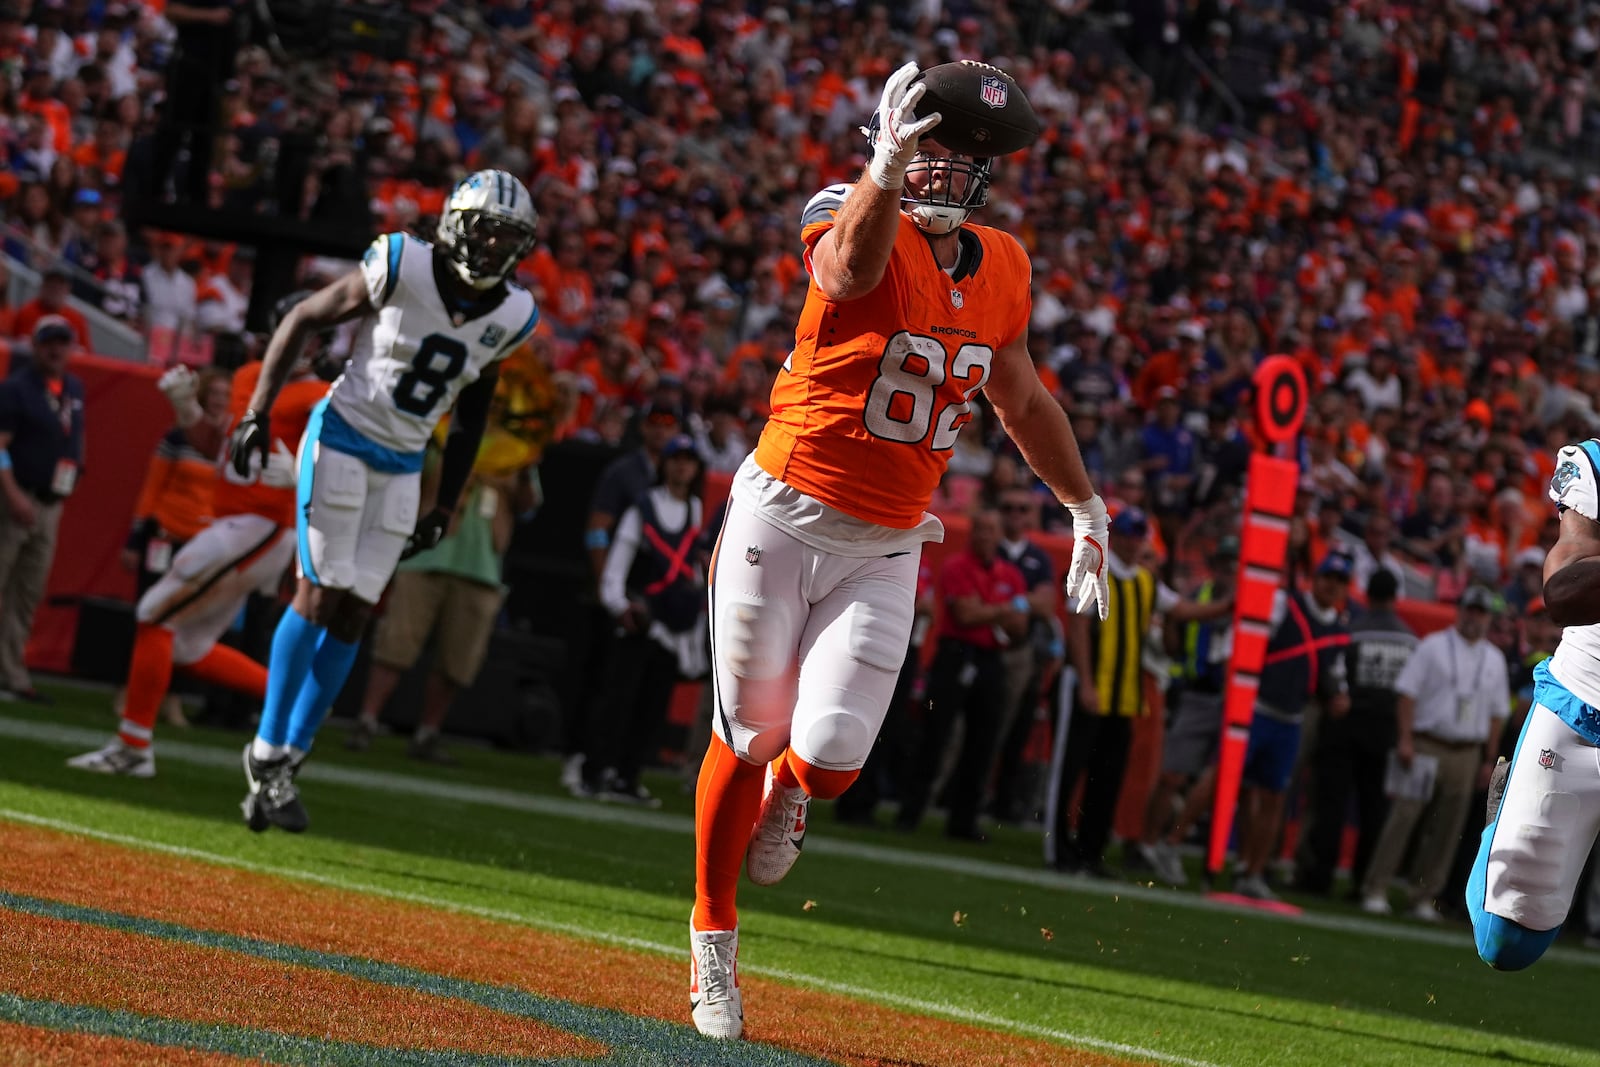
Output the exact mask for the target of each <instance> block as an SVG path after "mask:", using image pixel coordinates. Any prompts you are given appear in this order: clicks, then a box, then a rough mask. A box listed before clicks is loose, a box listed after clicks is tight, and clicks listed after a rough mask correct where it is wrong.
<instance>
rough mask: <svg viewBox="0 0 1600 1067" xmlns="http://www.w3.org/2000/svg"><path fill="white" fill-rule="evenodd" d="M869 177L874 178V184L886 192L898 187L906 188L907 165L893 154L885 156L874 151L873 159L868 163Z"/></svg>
mask: <svg viewBox="0 0 1600 1067" xmlns="http://www.w3.org/2000/svg"><path fill="white" fill-rule="evenodd" d="M867 177H869V178H871V179H872V184H873V185H876V186H877V187H878V188H879V189H882V190H884V191H885V192H894V191H895V190H896V189H903V188H905V184H906V165H905V164H904V163H901V162H900V161H899V160H897V159H895V158H894V157H893V156H892V155H891V156H889V157H888V158H884V156H883V155H881V154H879V153H877V152H874V153H873V156H872V161H871V162H870V163H868V164H867Z"/></svg>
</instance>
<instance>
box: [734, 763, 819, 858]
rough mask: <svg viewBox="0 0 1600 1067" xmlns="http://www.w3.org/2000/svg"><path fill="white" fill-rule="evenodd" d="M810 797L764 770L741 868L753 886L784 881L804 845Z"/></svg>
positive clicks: (769, 771) (768, 769)
mask: <svg viewBox="0 0 1600 1067" xmlns="http://www.w3.org/2000/svg"><path fill="white" fill-rule="evenodd" d="M810 806H811V798H810V797H809V796H807V795H806V791H805V790H804V789H801V788H800V787H799V786H793V787H790V786H785V785H782V784H780V783H779V782H778V780H777V778H775V777H773V774H772V768H771V767H768V768H767V784H766V791H765V793H764V794H763V795H762V797H761V814H760V815H759V816H757V817H756V825H755V829H754V830H752V831H750V844H749V846H748V847H747V848H746V849H745V856H744V869H745V872H746V873H747V874H749V875H750V880H751V881H752V882H754V883H755V884H756V885H777V884H778V883H779V882H781V881H783V877H784V875H786V874H788V873H789V868H791V867H793V866H794V861H795V860H797V859H799V858H800V849H801V848H803V847H804V846H805V842H806V811H807V810H808V809H809V808H810Z"/></svg>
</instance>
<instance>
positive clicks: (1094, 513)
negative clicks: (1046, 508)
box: [1063, 493, 1106, 523]
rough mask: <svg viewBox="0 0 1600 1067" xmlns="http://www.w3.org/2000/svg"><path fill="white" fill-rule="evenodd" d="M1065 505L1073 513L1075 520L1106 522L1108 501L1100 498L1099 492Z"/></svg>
mask: <svg viewBox="0 0 1600 1067" xmlns="http://www.w3.org/2000/svg"><path fill="white" fill-rule="evenodd" d="M1063 506H1064V507H1065V508H1066V509H1067V511H1069V512H1070V513H1071V514H1072V519H1073V521H1074V522H1078V521H1082V522H1085V523H1094V522H1097V521H1099V522H1104V521H1105V519H1106V502H1105V501H1104V500H1101V499H1100V494H1099V493H1095V494H1093V495H1092V496H1090V497H1089V499H1088V500H1079V501H1077V502H1076V503H1072V504H1065V505H1063Z"/></svg>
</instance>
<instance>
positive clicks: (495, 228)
mask: <svg viewBox="0 0 1600 1067" xmlns="http://www.w3.org/2000/svg"><path fill="white" fill-rule="evenodd" d="M538 224H539V215H538V212H536V211H535V210H534V208H533V197H532V195H531V194H529V192H528V189H527V187H526V186H525V185H523V184H522V182H520V181H518V180H517V178H516V176H515V175H512V174H508V173H506V172H505V171H503V170H480V171H477V172H476V173H473V174H469V175H467V176H466V177H465V178H463V179H461V181H459V182H458V183H456V187H455V188H454V189H452V190H450V196H449V197H448V198H447V199H446V200H445V204H444V210H443V211H442V212H440V213H439V232H438V236H437V238H436V240H435V245H436V246H437V247H438V249H439V250H440V251H441V252H442V253H443V254H444V256H445V258H446V259H447V260H449V262H450V266H451V268H452V269H453V270H454V271H455V272H456V275H457V276H458V277H460V279H461V280H462V281H463V282H465V283H466V284H467V285H470V286H471V287H472V288H474V289H493V288H494V287H495V286H497V285H499V284H500V283H501V282H502V281H504V280H505V278H506V276H507V275H508V274H510V273H511V272H512V271H513V270H515V269H516V267H517V264H518V263H520V262H521V261H522V257H523V256H526V255H527V254H528V252H529V251H530V250H531V249H532V248H533V240H534V234H535V231H536V229H537V227H538Z"/></svg>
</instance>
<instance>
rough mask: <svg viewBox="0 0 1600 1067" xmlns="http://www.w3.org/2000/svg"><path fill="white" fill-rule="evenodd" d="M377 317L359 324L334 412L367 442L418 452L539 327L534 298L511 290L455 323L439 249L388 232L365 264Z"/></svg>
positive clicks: (334, 392) (334, 395) (336, 387)
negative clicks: (462, 398)
mask: <svg viewBox="0 0 1600 1067" xmlns="http://www.w3.org/2000/svg"><path fill="white" fill-rule="evenodd" d="M361 273H362V275H363V276H364V277H365V278H366V282H367V295H368V299H369V300H370V301H371V302H372V310H373V313H372V314H371V315H369V316H368V317H367V318H366V319H363V320H362V321H361V323H360V326H359V327H358V329H357V332H356V337H355V342H354V344H353V345H352V347H351V352H350V360H349V362H348V363H347V364H345V368H344V373H343V374H341V375H340V376H339V378H338V380H337V381H335V382H334V383H333V387H332V389H330V390H329V393H328V405H329V407H331V408H332V409H333V410H334V411H335V412H337V413H338V415H339V417H340V418H342V419H343V420H344V421H345V422H346V423H348V424H349V426H350V428H351V429H353V430H355V431H356V432H357V433H358V434H360V435H361V436H362V437H365V438H367V439H368V440H370V441H371V442H373V443H374V444H377V445H380V446H382V447H383V448H386V449H391V450H393V451H394V452H397V453H401V454H406V455H410V454H420V453H421V452H422V450H423V449H424V448H426V447H427V444H428V438H429V437H431V436H432V435H433V430H434V427H435V426H437V425H438V423H439V420H440V418H442V417H443V416H444V413H445V412H447V411H449V410H450V408H451V407H452V406H453V405H454V404H455V402H456V396H457V395H458V394H459V393H460V392H461V390H462V389H465V388H466V387H467V386H468V385H471V384H472V383H473V382H475V381H477V380H478V376H479V375H480V374H482V373H483V369H484V368H485V367H487V366H488V365H489V364H491V363H494V362H496V361H497V360H500V359H504V358H505V357H506V356H508V355H510V354H511V352H512V350H513V349H515V348H516V347H517V346H518V345H520V344H521V343H522V342H523V341H525V340H526V339H527V337H528V335H529V334H531V333H532V332H533V328H534V326H535V324H537V323H538V321H539V310H538V308H537V307H535V306H534V301H533V294H531V293H529V292H528V291H527V290H526V289H523V288H522V287H521V286H518V285H514V284H511V283H507V287H508V289H509V290H510V292H509V293H508V294H507V296H506V298H505V299H504V300H503V301H501V302H500V304H499V306H497V307H496V308H495V309H494V310H492V311H490V312H488V313H487V314H484V315H480V316H479V317H477V318H474V319H465V320H462V321H457V320H456V318H454V317H452V315H451V312H450V310H449V309H448V307H447V305H446V303H445V298H444V296H443V294H441V293H440V292H439V285H438V282H437V281H435V279H434V275H433V246H432V245H431V244H429V243H428V242H427V241H424V240H422V239H421V238H419V237H413V236H411V235H410V234H403V233H386V234H383V235H382V236H380V237H379V238H378V239H377V240H376V241H374V242H372V245H371V246H370V247H369V248H368V249H367V252H366V255H365V256H364V257H363V258H362V260H361Z"/></svg>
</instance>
